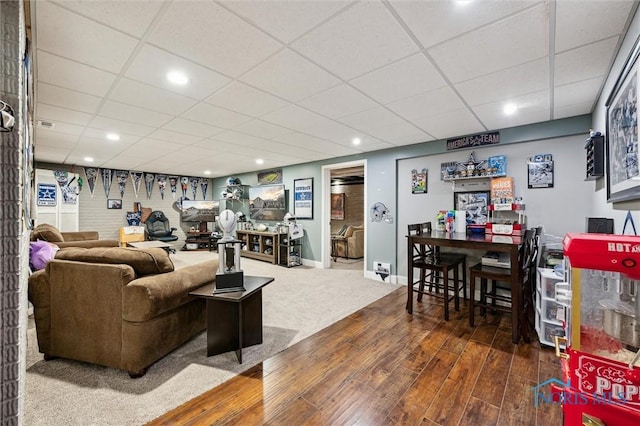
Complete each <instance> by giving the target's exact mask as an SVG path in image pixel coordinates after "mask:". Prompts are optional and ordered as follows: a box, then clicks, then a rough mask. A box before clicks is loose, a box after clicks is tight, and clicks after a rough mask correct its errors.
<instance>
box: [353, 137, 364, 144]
mask: <svg viewBox="0 0 640 426" xmlns="http://www.w3.org/2000/svg"><path fill="white" fill-rule="evenodd" d="M361 142H362V141H361V140H360V138H353V144H354V145H360V143H361Z"/></svg>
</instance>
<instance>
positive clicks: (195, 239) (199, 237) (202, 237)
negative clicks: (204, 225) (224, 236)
mask: <svg viewBox="0 0 640 426" xmlns="http://www.w3.org/2000/svg"><path fill="white" fill-rule="evenodd" d="M218 239H219V237H213V236H212V235H211V231H206V232H199V231H195V232H187V239H186V240H185V242H184V249H185V250H209V251H212V250H216V249H217V247H216V242H217V241H218ZM188 244H197V245H198V247H197V248H192V249H190V248H188V246H187V245H188Z"/></svg>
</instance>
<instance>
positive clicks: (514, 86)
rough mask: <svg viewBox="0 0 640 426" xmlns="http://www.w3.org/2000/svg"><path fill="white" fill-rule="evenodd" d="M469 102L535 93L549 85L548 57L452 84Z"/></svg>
mask: <svg viewBox="0 0 640 426" xmlns="http://www.w3.org/2000/svg"><path fill="white" fill-rule="evenodd" d="M455 87H456V90H458V93H460V96H462V97H463V98H464V100H465V101H466V102H467V104H469V105H480V104H485V103H487V102H492V101H497V100H500V99H504V98H510V97H514V96H519V95H524V94H527V93H532V92H538V91H540V90H544V89H547V88H548V87H549V60H548V58H543V59H538V60H536V61H533V62H528V63H526V64H522V65H518V66H516V67H513V68H508V69H505V70H502V71H498V72H495V73H492V74H487V75H484V76H482V77H478V78H474V79H473V80H467V81H465V82H462V83H458V84H456V85H455Z"/></svg>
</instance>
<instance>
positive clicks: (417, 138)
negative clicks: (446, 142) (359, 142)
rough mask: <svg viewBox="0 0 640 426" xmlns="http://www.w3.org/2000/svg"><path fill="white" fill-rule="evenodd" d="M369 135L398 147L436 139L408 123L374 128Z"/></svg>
mask: <svg viewBox="0 0 640 426" xmlns="http://www.w3.org/2000/svg"><path fill="white" fill-rule="evenodd" d="M368 133H369V134H370V135H372V136H375V137H377V138H379V139H382V140H384V141H387V142H389V143H391V144H393V145H398V146H400V145H409V144H414V143H420V142H426V141H430V140H433V139H434V138H433V137H432V136H430V135H428V134H426V133H425V132H424V131H422V130H420V129H419V128H417V127H416V126H414V125H413V124H411V123H407V122H406V121H403V122H402V123H397V124H392V125H388V126H380V127H376V128H372V129H369V131H368Z"/></svg>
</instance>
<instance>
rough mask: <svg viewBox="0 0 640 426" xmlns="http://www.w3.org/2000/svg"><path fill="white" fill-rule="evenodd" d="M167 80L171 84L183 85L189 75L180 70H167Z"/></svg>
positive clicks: (187, 80)
mask: <svg viewBox="0 0 640 426" xmlns="http://www.w3.org/2000/svg"><path fill="white" fill-rule="evenodd" d="M167 80H169V82H171V83H173V84H178V85H180V86H184V85H185V84H187V83H188V82H189V77H187V75H186V74H185V73H183V72H182V71H169V72H168V73H167Z"/></svg>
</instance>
